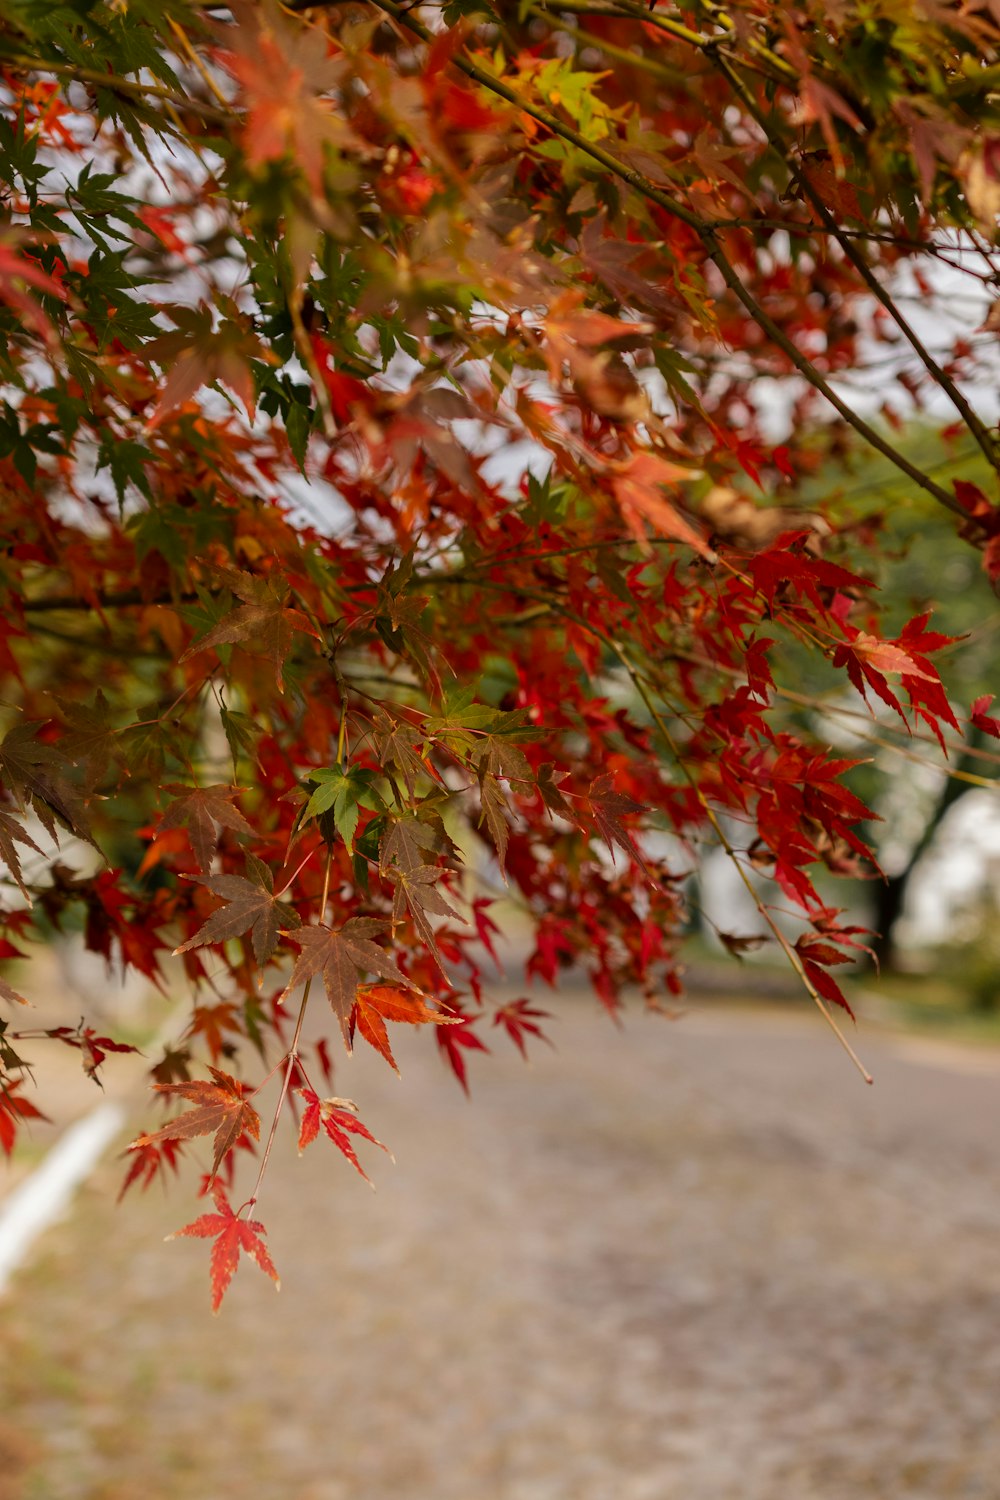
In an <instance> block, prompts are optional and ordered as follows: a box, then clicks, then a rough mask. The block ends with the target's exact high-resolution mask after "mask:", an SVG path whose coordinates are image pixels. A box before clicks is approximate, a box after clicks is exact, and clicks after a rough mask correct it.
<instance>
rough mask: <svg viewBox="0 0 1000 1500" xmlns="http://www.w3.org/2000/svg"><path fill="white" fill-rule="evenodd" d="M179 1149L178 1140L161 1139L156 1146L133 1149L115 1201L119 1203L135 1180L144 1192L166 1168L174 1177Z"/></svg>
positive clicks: (176, 1170)
mask: <svg viewBox="0 0 1000 1500" xmlns="http://www.w3.org/2000/svg"><path fill="white" fill-rule="evenodd" d="M181 1149H182V1148H181V1143H180V1141H161V1142H160V1144H159V1145H158V1146H153V1145H146V1146H139V1147H138V1148H137V1149H136V1150H135V1151H132V1153H131V1156H132V1160H131V1163H130V1165H129V1169H128V1171H127V1172H126V1173H125V1176H124V1178H123V1180H122V1185H121V1187H120V1188H119V1189H118V1200H117V1201H118V1202H119V1203H120V1202H121V1201H122V1199H123V1198H124V1196H125V1194H126V1193H127V1192H128V1190H129V1188H130V1187H132V1185H133V1183H136V1182H138V1183H139V1184H140V1186H141V1188H142V1191H143V1192H145V1191H146V1189H147V1188H148V1187H149V1185H150V1183H151V1182H152V1181H153V1179H154V1178H155V1177H158V1176H159V1175H160V1174H161V1173H164V1174H165V1171H166V1169H167V1168H169V1169H170V1170H171V1171H172V1172H173V1174H174V1176H175V1177H176V1175H177V1172H178V1165H177V1162H178V1158H179V1156H180V1153H181ZM123 1154H124V1155H126V1156H127V1155H129V1152H128V1151H126V1152H125V1153H123Z"/></svg>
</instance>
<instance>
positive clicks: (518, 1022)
mask: <svg viewBox="0 0 1000 1500" xmlns="http://www.w3.org/2000/svg"><path fill="white" fill-rule="evenodd" d="M550 1019H551V1016H550V1013H549V1012H548V1011H547V1010H540V1009H539V1008H538V1007H537V1006H535V1005H532V1003H531V1001H530V1000H510V1001H508V1003H507V1004H506V1005H501V1006H500V1008H499V1010H497V1011H494V1014H493V1025H494V1026H502V1027H503V1029H504V1031H506V1033H507V1035H508V1036H509V1037H510V1039H511V1041H512V1042H513V1043H514V1046H515V1047H516V1048H517V1050H518V1052H520V1054H521V1056H522V1057H523V1058H527V1056H528V1048H527V1038H528V1037H529V1036H536V1037H537V1038H538V1040H539V1041H540V1042H545V1043H546V1045H547V1046H549V1047H551V1046H552V1045H553V1043H552V1041H551V1040H550V1038H549V1037H547V1036H546V1035H545V1033H544V1031H543V1030H542V1028H541V1027H540V1026H539V1024H538V1022H539V1021H546V1020H550Z"/></svg>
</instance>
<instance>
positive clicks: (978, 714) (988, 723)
mask: <svg viewBox="0 0 1000 1500" xmlns="http://www.w3.org/2000/svg"><path fill="white" fill-rule="evenodd" d="M992 702H993V694H992V693H984V694H983V696H982V697H981V698H977V699H976V701H975V703H973V705H972V707H971V709H970V710H969V718H970V719H971V721H972V723H973V724H974V725H975V726H976V728H977V729H981V730H982V731H983V733H984V734H990V735H992V736H993V738H994V739H995V740H1000V719H994V718H993V716H992V715H991V714H988V713H987V712H986V710H987V709H988V708H989V706H990V704H991V703H992Z"/></svg>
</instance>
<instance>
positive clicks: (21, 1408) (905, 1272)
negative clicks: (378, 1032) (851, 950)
mask: <svg viewBox="0 0 1000 1500" xmlns="http://www.w3.org/2000/svg"><path fill="white" fill-rule="evenodd" d="M552 1029H553V1034H554V1036H555V1038H556V1040H557V1044H558V1047H559V1051H558V1054H555V1053H553V1052H550V1051H548V1050H546V1049H544V1048H537V1049H536V1051H535V1056H534V1063H533V1066H532V1067H531V1068H530V1069H526V1068H525V1067H524V1066H523V1064H521V1063H520V1062H519V1061H518V1059H517V1058H516V1056H510V1055H508V1053H507V1051H506V1050H502V1048H501V1043H500V1042H499V1041H498V1043H497V1052H496V1056H495V1057H494V1059H493V1060H492V1061H490V1060H489V1059H482V1060H480V1059H478V1058H473V1059H472V1064H473V1099H472V1102H471V1103H468V1102H467V1101H466V1100H465V1099H464V1098H463V1097H462V1095H461V1094H460V1093H459V1091H458V1090H457V1088H454V1087H452V1086H450V1085H449V1084H448V1082H447V1080H445V1079H443V1078H442V1076H441V1073H440V1065H439V1063H438V1061H437V1059H436V1057H434V1056H433V1055H432V1052H431V1048H430V1047H429V1046H428V1045H427V1044H426V1041H423V1044H421V1042H422V1039H421V1038H419V1037H416V1038H413V1037H409V1036H407V1037H400V1047H399V1049H398V1051H397V1056H398V1057H399V1059H400V1062H401V1065H402V1067H403V1073H404V1077H403V1080H402V1081H401V1082H397V1080H395V1079H394V1078H393V1077H392V1075H391V1074H390V1073H389V1071H388V1069H386V1068H385V1066H384V1064H382V1063H381V1062H380V1061H379V1060H378V1059H377V1058H375V1057H374V1056H373V1055H368V1056H358V1057H357V1058H356V1059H354V1060H353V1061H351V1062H350V1063H346V1064H345V1066H344V1067H343V1069H342V1070H341V1072H340V1074H339V1076H338V1080H337V1087H338V1089H339V1090H340V1091H342V1092H345V1093H349V1094H352V1095H353V1096H354V1097H356V1098H358V1099H359V1100H360V1101H363V1106H364V1107H363V1109H362V1116H363V1118H364V1119H365V1121H366V1123H367V1124H368V1125H369V1126H370V1127H371V1128H372V1129H373V1130H374V1131H375V1133H376V1134H378V1135H380V1136H381V1137H382V1138H383V1139H384V1140H386V1141H387V1142H388V1143H389V1145H390V1146H391V1147H392V1148H393V1150H394V1151H395V1154H396V1158H397V1165H396V1166H395V1167H393V1166H392V1164H391V1163H390V1162H389V1161H388V1159H385V1158H382V1157H381V1154H380V1153H379V1152H377V1151H374V1150H373V1149H372V1148H368V1153H367V1155H366V1156H365V1162H366V1165H367V1166H368V1168H369V1170H370V1172H371V1174H372V1176H373V1178H374V1179H375V1181H376V1182H377V1184H378V1192H377V1193H371V1192H369V1191H368V1189H366V1187H365V1185H364V1183H362V1182H361V1180H360V1179H359V1178H357V1177H356V1176H355V1174H353V1173H351V1172H350V1170H349V1169H348V1168H347V1167H346V1166H345V1165H344V1164H342V1163H341V1162H340V1160H339V1158H338V1159H335V1154H334V1152H333V1150H332V1147H331V1148H329V1149H328V1150H326V1151H325V1152H324V1151H323V1150H322V1148H323V1147H324V1146H325V1145H326V1143H325V1142H322V1141H320V1142H318V1143H317V1144H316V1145H315V1146H314V1147H312V1148H311V1149H310V1151H309V1152H308V1153H307V1154H306V1155H305V1156H304V1157H303V1158H302V1159H301V1160H299V1159H297V1158H296V1157H295V1153H294V1149H293V1148H292V1146H291V1144H290V1143H289V1142H288V1141H287V1140H286V1141H285V1142H284V1146H283V1149H282V1148H279V1150H278V1152H277V1154H276V1158H275V1163H276V1167H275V1170H274V1171H273V1172H272V1175H271V1177H270V1179H269V1181H268V1184H267V1187H266V1190H265V1197H264V1199H263V1201H262V1204H261V1211H262V1213H263V1217H264V1219H265V1221H266V1222H267V1223H268V1226H269V1230H270V1234H269V1242H270V1245H271V1248H272V1251H273V1254H274V1258H275V1260H276V1261H277V1264H278V1266H279V1268H280V1270H281V1272H282V1274H283V1277H284V1283H285V1284H284V1288H283V1290H282V1291H281V1293H280V1296H276V1295H275V1293H274V1290H273V1288H272V1287H271V1285H270V1283H269V1282H268V1281H267V1280H266V1279H265V1278H264V1277H263V1276H261V1275H260V1273H259V1272H258V1271H257V1270H256V1268H255V1267H253V1266H252V1265H246V1266H244V1267H243V1268H241V1270H240V1273H239V1275H238V1276H237V1278H236V1281H235V1283H234V1285H233V1288H232V1290H231V1291H230V1294H229V1296H228V1297H227V1299H226V1302H225V1304H224V1306H223V1311H222V1315H221V1316H220V1317H219V1318H218V1319H212V1318H211V1317H210V1316H209V1314H208V1277H207V1254H206V1247H205V1246H204V1245H200V1244H195V1243H194V1242H191V1241H179V1242H175V1243H172V1244H169V1245H167V1244H164V1243H163V1242H162V1238H161V1237H162V1235H163V1234H164V1233H166V1232H168V1231H169V1230H170V1229H173V1228H176V1227H177V1226H178V1225H179V1224H181V1223H183V1222H185V1221H186V1219H188V1218H191V1217H194V1212H195V1210H194V1208H193V1207H192V1204H191V1201H190V1198H189V1197H188V1196H186V1195H185V1193H184V1192H183V1191H179V1192H172V1193H171V1194H170V1195H169V1196H168V1197H167V1198H163V1197H162V1196H161V1195H160V1194H159V1193H158V1192H153V1193H151V1194H148V1195H147V1197H146V1198H145V1199H144V1200H137V1201H134V1202H131V1203H129V1202H128V1201H126V1203H125V1204H124V1205H123V1207H122V1208H120V1209H117V1210H116V1209H115V1208H114V1207H113V1203H112V1201H111V1200H112V1199H113V1196H114V1188H115V1187H116V1185H117V1180H118V1176H119V1166H118V1164H113V1165H112V1166H109V1167H107V1168H105V1169H102V1170H101V1172H100V1173H99V1174H98V1177H97V1179H95V1181H94V1183H93V1184H92V1186H91V1187H89V1188H88V1189H87V1190H86V1191H85V1193H84V1195H83V1196H82V1197H81V1199H80V1200H79V1202H78V1207H77V1209H76V1211H75V1212H74V1214H73V1217H72V1219H71V1220H70V1221H69V1222H67V1223H66V1224H64V1225H62V1226H60V1227H59V1228H58V1229H57V1230H55V1231H53V1232H52V1233H51V1234H50V1236H49V1238H48V1240H47V1241H46V1243H45V1245H44V1247H43V1250H42V1252H41V1253H40V1254H39V1256H38V1258H37V1259H36V1262H35V1264H34V1265H33V1267H32V1269H31V1270H30V1271H28V1272H27V1273H25V1274H23V1275H22V1276H21V1277H20V1278H19V1279H18V1281H17V1282H16V1284H15V1287H14V1291H13V1295H12V1296H11V1298H10V1299H9V1300H8V1302H7V1304H6V1305H5V1307H4V1310H3V1320H2V1332H0V1351H2V1353H3V1356H4V1389H3V1404H2V1411H3V1414H4V1415H3V1417H2V1419H0V1500H140V1497H142V1500H147V1497H155V1500H174V1497H177V1500H181V1497H183V1500H187V1497H191V1500H236V1497H240V1500H245V1497H253V1500H390V1497H391V1500H854V1497H858V1500H861V1497H864V1500H950V1497H962V1500H998V1497H1000V1411H998V1400H997V1398H998V1393H1000V1338H998V1331H1000V1155H998V1152H997V1140H998V1138H1000V1058H998V1057H997V1054H995V1053H992V1054H978V1053H973V1052H966V1051H963V1050H962V1049H959V1048H957V1047H956V1048H946V1047H944V1046H932V1045H931V1044H929V1043H917V1042H903V1041H901V1042H895V1041H892V1040H890V1039H884V1038H883V1039H879V1038H878V1037H876V1036H873V1035H871V1034H867V1033H863V1034H862V1038H861V1044H862V1050H863V1052H864V1055H865V1058H866V1060H867V1061H868V1063H869V1064H870V1065H871V1066H872V1068H873V1070H874V1071H875V1073H876V1075H877V1081H876V1086H875V1088H873V1089H866V1088H865V1087H864V1085H863V1084H862V1083H861V1082H860V1080H858V1079H857V1077H856V1075H855V1074H854V1073H853V1070H852V1069H851V1067H850V1065H849V1064H848V1063H847V1061H846V1059H844V1057H843V1055H842V1054H841V1053H840V1051H839V1049H838V1048H837V1047H836V1045H835V1043H834V1042H833V1040H832V1038H831V1037H830V1036H829V1033H828V1032H826V1031H825V1029H823V1028H822V1026H821V1024H818V1023H814V1022H813V1021H812V1020H811V1019H810V1018H809V1017H808V1016H806V1015H804V1014H802V1013H800V1012H798V1011H792V1010H789V1011H788V1012H787V1013H784V1012H783V1013H778V1012H759V1013H755V1012H750V1011H744V1010H737V1009H721V1008H719V1009H717V1008H708V1007H704V1008H700V1009H697V1010H695V1011H693V1012H692V1014H690V1015H689V1016H688V1017H687V1018H686V1019H685V1020H683V1021H681V1022H679V1023H678V1024H670V1023H668V1022H664V1021H662V1020H659V1019H657V1018H648V1019H647V1018H645V1017H643V1016H641V1015H638V1014H637V1015H636V1016H635V1018H634V1020H630V1021H629V1024H628V1026H627V1029H626V1031H625V1034H624V1035H618V1034H617V1033H616V1032H615V1031H614V1029H613V1028H612V1027H611V1026H610V1025H609V1024H608V1023H607V1022H606V1021H605V1020H603V1019H602V1018H601V1017H599V1016H597V1015H595V1014H594V1013H593V1012H592V1011H591V1010H590V1009H589V1007H583V1006H572V1005H568V1004H567V1005H563V1006H561V1007H560V1008H559V1020H558V1023H557V1024H555V1025H554V1026H553V1028H552ZM394 1044H395V1038H394ZM477 1063H479V1064H480V1065H479V1066H476V1064H477Z"/></svg>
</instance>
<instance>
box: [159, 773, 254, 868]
mask: <svg viewBox="0 0 1000 1500" xmlns="http://www.w3.org/2000/svg"><path fill="white" fill-rule="evenodd" d="M163 790H164V791H165V792H169V793H170V794H171V795H172V796H173V797H174V798H175V800H174V801H173V802H171V804H170V806H169V807H168V808H167V810H166V812H165V813H164V814H163V817H162V818H161V819H160V826H159V829H158V833H167V832H168V831H169V830H170V829H171V828H186V829H187V831H188V837H189V838H190V840H191V848H192V849H193V850H194V857H195V859H196V860H197V861H198V868H199V869H200V870H207V869H208V867H209V865H210V864H211V863H212V860H213V859H214V857H215V850H216V845H217V844H218V840H219V835H218V827H220V826H221V827H223V828H231V829H232V830H233V832H234V833H253V829H252V828H251V826H250V824H249V823H248V822H247V820H246V818H245V817H244V816H243V814H242V813H241V812H240V810H239V808H238V807H234V806H233V798H234V797H235V796H236V795H237V793H238V792H239V791H240V790H241V788H240V787H238V786H221V785H220V786H195V787H191V786H175V785H168V786H165V787H164V788H163ZM220 894H222V893H220Z"/></svg>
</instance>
